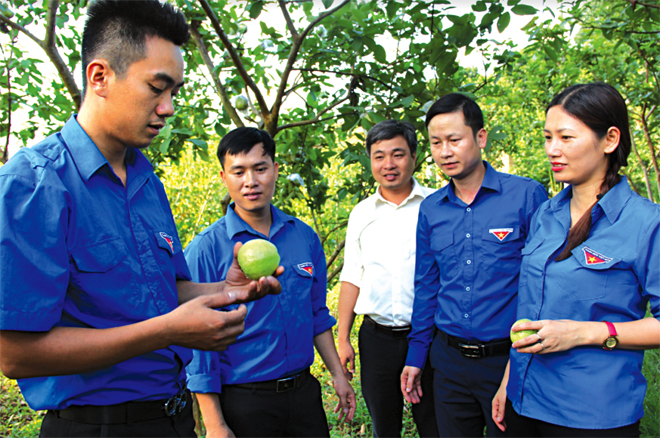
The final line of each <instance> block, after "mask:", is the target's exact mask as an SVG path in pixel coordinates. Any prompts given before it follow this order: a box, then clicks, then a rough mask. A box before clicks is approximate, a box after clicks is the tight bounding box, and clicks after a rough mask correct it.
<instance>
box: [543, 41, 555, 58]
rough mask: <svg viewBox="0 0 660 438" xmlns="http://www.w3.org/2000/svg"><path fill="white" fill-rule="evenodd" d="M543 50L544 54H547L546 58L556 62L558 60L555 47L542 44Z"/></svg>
mask: <svg viewBox="0 0 660 438" xmlns="http://www.w3.org/2000/svg"><path fill="white" fill-rule="evenodd" d="M543 51H544V52H545V54H546V55H548V58H550V59H552V60H553V61H554V62H557V60H559V55H557V52H556V51H555V49H553V48H552V47H550V46H549V45H547V44H546V45H545V46H543Z"/></svg>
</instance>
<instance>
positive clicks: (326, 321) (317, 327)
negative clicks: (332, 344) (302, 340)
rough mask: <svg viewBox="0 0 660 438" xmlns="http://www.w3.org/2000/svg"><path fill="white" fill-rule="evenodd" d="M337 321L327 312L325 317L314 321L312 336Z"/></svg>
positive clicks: (327, 328) (332, 325)
mask: <svg viewBox="0 0 660 438" xmlns="http://www.w3.org/2000/svg"><path fill="white" fill-rule="evenodd" d="M336 323H337V320H336V319H335V318H333V317H332V315H330V314H328V316H327V317H326V318H323V320H321V321H314V337H316V336H318V335H320V334H321V333H323V332H325V331H326V330H329V329H331V328H332V327H334V325H335V324H336Z"/></svg>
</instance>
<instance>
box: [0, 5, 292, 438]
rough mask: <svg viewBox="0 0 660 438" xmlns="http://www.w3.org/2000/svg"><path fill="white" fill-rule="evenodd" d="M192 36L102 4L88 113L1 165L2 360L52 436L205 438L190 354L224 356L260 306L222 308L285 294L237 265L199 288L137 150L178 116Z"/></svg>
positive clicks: (179, 25) (95, 13) (151, 11)
mask: <svg viewBox="0 0 660 438" xmlns="http://www.w3.org/2000/svg"><path fill="white" fill-rule="evenodd" d="M187 39H188V26H187V24H186V21H185V18H184V16H183V14H181V13H180V12H178V11H175V10H174V9H173V8H172V7H171V6H170V5H168V4H161V3H160V2H158V1H156V0H149V1H141V2H121V1H105V0H101V1H98V2H95V3H93V4H92V5H90V7H89V10H88V20H87V22H86V25H85V30H84V34H83V56H82V57H83V70H84V72H85V84H84V85H85V98H84V101H83V104H82V107H81V109H80V113H79V114H78V115H77V116H73V117H72V118H71V119H70V120H69V121H68V122H67V123H66V125H65V126H64V128H63V129H62V130H61V131H60V132H58V133H57V134H55V135H53V136H51V137H49V138H47V139H46V140H44V141H43V142H41V143H39V144H38V145H36V146H34V147H33V148H25V149H22V150H21V151H19V152H18V154H16V156H15V157H13V158H12V159H11V160H10V161H9V162H8V163H7V164H6V165H4V166H3V167H2V168H1V169H0V196H1V197H2V202H0V242H1V244H0V330H1V331H0V349H1V351H2V356H1V363H0V365H1V366H2V372H3V373H4V374H5V375H6V376H7V377H10V378H17V379H19V380H18V384H19V386H20V387H21V390H22V392H23V395H24V397H25V399H26V400H27V402H28V403H29V405H30V406H31V407H32V408H33V409H38V410H40V409H48V410H49V412H48V413H47V415H46V417H45V419H44V421H43V424H42V429H41V436H72V435H77V436H94V435H96V436H99V434H104V435H105V436H195V434H194V420H193V418H192V415H191V411H190V405H191V403H186V398H187V395H186V392H185V374H184V366H185V364H186V363H187V362H189V360H190V358H191V354H190V352H189V348H201V349H209V350H222V349H224V348H226V347H227V345H229V344H230V343H231V342H233V341H234V340H235V338H236V336H238V335H239V334H240V333H241V332H242V330H243V319H244V317H245V314H246V308H245V306H240V307H239V308H238V309H236V310H234V311H231V312H217V311H215V310H213V309H214V308H217V307H221V306H226V305H229V304H231V303H235V302H241V301H245V300H248V299H250V298H252V299H253V298H256V297H258V296H259V295H262V294H264V293H267V292H270V291H273V292H276V291H277V289H279V283H278V282H277V281H276V280H275V279H274V278H270V279H265V278H262V279H260V281H259V282H258V283H257V282H250V281H249V280H248V279H247V278H246V277H245V276H244V275H243V274H242V272H241V271H240V269H239V268H238V265H237V264H236V263H234V265H233V266H232V268H231V269H230V274H229V275H228V276H227V281H226V283H222V284H219V283H216V284H196V283H192V282H191V281H190V273H189V270H188V267H187V265H186V262H185V259H184V257H183V252H182V249H181V243H180V241H179V238H178V235H177V230H176V227H175V224H174V220H173V218H172V213H171V211H170V208H169V204H168V201H167V197H166V195H165V191H164V189H163V185H162V183H161V182H160V181H159V180H158V178H157V177H156V176H155V175H154V173H153V169H152V166H151V164H150V163H149V162H148V160H147V159H146V158H145V157H144V155H143V154H142V153H141V152H140V151H139V149H140V148H144V147H147V146H148V145H149V144H150V143H151V141H152V139H153V138H154V137H155V136H156V135H157V134H158V131H159V129H160V128H162V127H163V126H164V123H165V119H166V118H167V117H169V116H171V115H172V113H173V111H174V109H173V103H172V99H173V96H174V95H175V94H176V92H177V91H178V90H179V88H180V87H181V86H182V84H183V58H182V56H181V52H180V49H179V46H180V45H181V44H183V43H185V41H186V40H187ZM228 251H229V252H231V248H229V249H228ZM230 258H231V257H230ZM279 272H281V268H280V270H279Z"/></svg>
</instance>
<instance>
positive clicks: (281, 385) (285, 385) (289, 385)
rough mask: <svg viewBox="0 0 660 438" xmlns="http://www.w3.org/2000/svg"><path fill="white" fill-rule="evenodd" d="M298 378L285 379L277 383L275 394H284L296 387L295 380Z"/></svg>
mask: <svg viewBox="0 0 660 438" xmlns="http://www.w3.org/2000/svg"><path fill="white" fill-rule="evenodd" d="M297 378H298V376H291V377H285V378H284V379H279V380H278V381H277V386H276V388H275V392H286V391H289V390H291V389H293V388H295V387H296V379H297Z"/></svg>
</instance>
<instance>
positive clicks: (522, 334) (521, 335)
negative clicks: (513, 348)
mask: <svg viewBox="0 0 660 438" xmlns="http://www.w3.org/2000/svg"><path fill="white" fill-rule="evenodd" d="M523 322H532V321H531V320H530V319H519V320H518V321H516V322H514V323H513V325H512V326H511V342H516V341H519V340H521V339H525V338H526V337H527V336H529V335H533V334H535V333H536V332H538V330H520V331H519V332H514V331H513V326H514V325H517V324H522V323H523Z"/></svg>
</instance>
